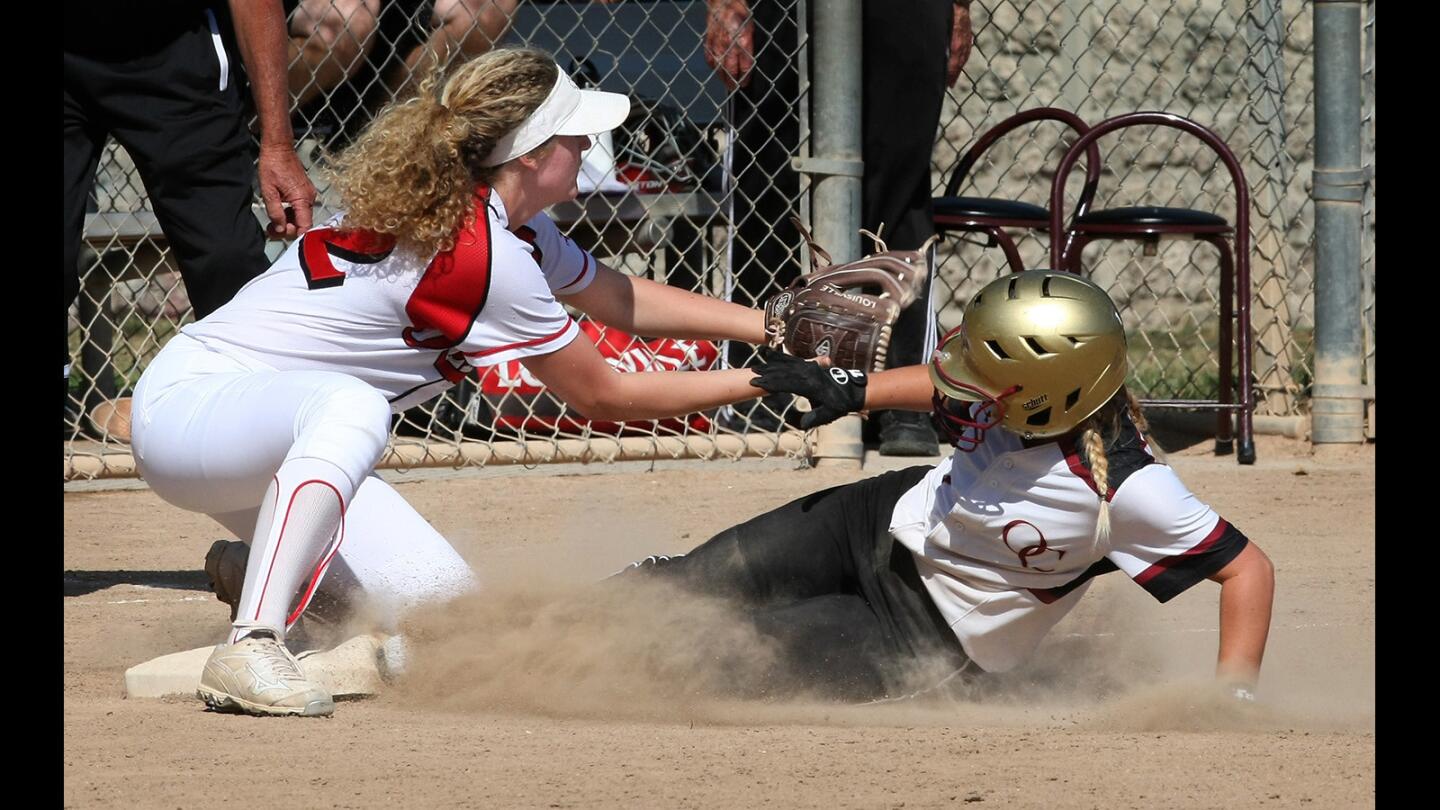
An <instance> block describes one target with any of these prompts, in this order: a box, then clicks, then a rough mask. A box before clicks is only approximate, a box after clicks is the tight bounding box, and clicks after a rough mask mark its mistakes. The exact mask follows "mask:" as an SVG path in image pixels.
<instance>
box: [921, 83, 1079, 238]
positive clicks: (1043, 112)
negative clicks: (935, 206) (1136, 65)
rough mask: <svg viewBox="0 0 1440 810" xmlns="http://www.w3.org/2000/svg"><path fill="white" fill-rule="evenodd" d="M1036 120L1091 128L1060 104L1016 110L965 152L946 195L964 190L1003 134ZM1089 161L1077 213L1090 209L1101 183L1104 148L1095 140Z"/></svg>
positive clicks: (947, 182) (953, 194) (951, 178)
mask: <svg viewBox="0 0 1440 810" xmlns="http://www.w3.org/2000/svg"><path fill="white" fill-rule="evenodd" d="M1032 121H1059V122H1061V123H1063V124H1066V125H1068V126H1069V127H1070V128H1071V129H1073V130H1075V133H1076V134H1077V135H1080V136H1082V137H1083V136H1084V135H1085V134H1086V133H1087V132H1089V131H1090V127H1089V126H1088V125H1087V124H1086V123H1085V122H1084V121H1083V120H1082V119H1081V118H1080V116H1078V115H1076V114H1075V113H1072V112H1070V111H1069V110H1062V109H1060V108H1058V107H1036V108H1034V109H1032V110H1023V111H1021V112H1018V113H1015V114H1014V115H1012V116H1010V117H1009V118H1006V119H1005V120H1004V121H1001V122H1000V123H998V124H996V125H995V126H993V127H991V128H990V129H988V130H986V132H985V134H984V135H981V136H980V140H978V141H976V142H975V143H974V144H972V145H971V146H970V148H969V149H966V150H965V154H964V155H962V156H961V158H960V162H959V163H958V164H956V166H955V170H954V171H953V172H951V173H950V179H949V180H948V181H946V183H945V196H946V197H954V196H955V195H956V193H957V192H959V191H960V185H961V184H962V183H964V182H965V178H966V176H968V175H969V174H970V170H971V169H972V168H974V167H975V162H976V161H978V160H979V159H980V155H981V154H983V153H984V152H985V150H986V149H989V148H990V146H991V144H993V143H995V142H996V141H998V140H999V139H1000V136H1002V135H1004V134H1006V133H1008V132H1010V131H1011V130H1013V129H1015V128H1017V127H1020V126H1024V125H1025V124H1028V123H1031V122H1032ZM1072 148H1073V147H1072ZM1085 162H1086V167H1085V187H1084V188H1083V189H1081V190H1080V200H1079V203H1078V204H1077V205H1076V208H1075V215H1076V216H1080V215H1081V214H1083V213H1085V211H1087V210H1089V208H1090V201H1091V200H1092V199H1094V197H1095V189H1096V187H1097V186H1099V185H1100V149H1099V147H1097V146H1095V145H1094V142H1093V141H1092V142H1091V145H1090V147H1089V151H1088V152H1087V153H1086V155H1085Z"/></svg>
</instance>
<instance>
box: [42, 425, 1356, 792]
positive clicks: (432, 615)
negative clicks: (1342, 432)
mask: <svg viewBox="0 0 1440 810" xmlns="http://www.w3.org/2000/svg"><path fill="white" fill-rule="evenodd" d="M1259 457H1260V460H1259V462H1258V463H1257V464H1256V465H1255V466H1253V467H1240V466H1238V465H1236V463H1235V461H1234V458H1233V457H1225V458H1214V457H1211V456H1209V455H1208V453H1207V452H1206V448H1205V446H1204V445H1203V444H1201V445H1196V446H1194V447H1192V448H1190V449H1187V450H1184V451H1181V452H1178V453H1175V454H1172V456H1171V462H1172V464H1173V465H1174V466H1175V468H1176V470H1177V471H1178V472H1179V474H1180V475H1181V477H1182V478H1183V479H1184V480H1185V481H1186V483H1187V484H1189V486H1190V487H1191V489H1192V490H1194V491H1195V492H1196V493H1197V494H1199V495H1200V497H1201V498H1202V499H1203V500H1205V501H1207V502H1208V503H1210V504H1211V505H1212V506H1213V507H1215V509H1216V510H1217V511H1219V512H1220V513H1221V514H1222V515H1224V516H1225V517H1226V518H1228V519H1229V520H1231V521H1232V522H1233V523H1234V524H1235V525H1237V526H1238V527H1239V528H1241V529H1242V530H1243V531H1244V532H1246V534H1248V535H1249V536H1250V537H1251V538H1253V539H1254V540H1256V541H1257V542H1258V543H1259V544H1260V545H1261V547H1263V548H1264V549H1265V551H1266V552H1267V553H1268V554H1269V555H1270V557H1271V559H1272V560H1273V561H1274V562H1275V566H1276V570H1277V574H1276V576H1277V594H1276V605H1275V615H1274V619H1273V624H1272V629H1271V636H1270V644H1269V648H1268V652H1267V654H1266V661H1265V671H1264V676H1263V678H1262V681H1261V684H1260V689H1259V694H1260V699H1261V702H1260V703H1259V704H1257V705H1255V706H1253V707H1237V706H1235V705H1232V704H1230V703H1228V702H1226V701H1223V700H1220V699H1219V698H1217V697H1216V696H1215V695H1213V694H1212V693H1211V692H1210V690H1209V688H1208V684H1207V678H1208V675H1209V673H1210V671H1211V669H1212V668H1213V664H1214V655H1215V645H1216V638H1217V634H1216V625H1217V602H1216V595H1217V593H1218V589H1217V588H1216V587H1215V586H1214V585H1211V584H1209V583H1202V584H1201V585H1198V586H1196V587H1195V588H1192V589H1191V590H1190V591H1187V592H1186V593H1184V594H1182V595H1181V596H1179V597H1177V598H1176V599H1175V600H1173V601H1172V602H1170V603H1168V604H1166V605H1160V604H1158V603H1156V602H1155V601H1154V600H1153V599H1151V598H1150V597H1149V596H1148V595H1147V594H1145V593H1144V592H1143V591H1142V590H1141V589H1140V588H1138V587H1137V586H1135V585H1134V584H1133V583H1131V582H1129V581H1128V580H1126V579H1124V578H1123V577H1122V576H1120V575H1111V576H1107V577H1102V578H1100V580H1098V581H1097V582H1096V584H1095V586H1094V587H1093V588H1092V590H1091V592H1090V594H1088V595H1087V596H1086V597H1085V599H1084V600H1082V602H1081V604H1080V607H1079V608H1077V609H1076V611H1075V612H1074V613H1073V614H1072V615H1071V616H1069V617H1067V618H1066V620H1065V621H1064V622H1062V623H1061V625H1060V626H1059V627H1058V628H1057V629H1056V630H1055V632H1053V633H1052V634H1051V635H1050V636H1049V637H1048V638H1047V640H1046V642H1045V643H1044V644H1042V646H1041V648H1040V650H1039V652H1038V653H1037V655H1036V656H1035V657H1034V658H1033V660H1031V661H1030V662H1029V663H1028V664H1026V665H1025V666H1024V667H1022V669H1021V670H1019V671H1017V672H1015V673H1013V675H1012V677H1009V678H1007V679H1006V681H1005V682H1004V683H1003V684H990V685H984V686H979V687H971V688H967V689H962V690H956V691H952V692H950V693H948V694H946V695H944V696H941V697H931V698H928V699H924V700H916V701H907V702H900V703H892V704H885V705H875V706H841V705H835V704H827V703H823V702H818V701H807V700H787V701H784V702H779V701H770V702H761V701H737V700H726V699H720V698H716V697H713V693H714V692H715V691H717V687H719V686H722V685H723V681H721V680H718V679H722V678H731V677H737V675H736V673H737V672H739V673H742V674H741V675H740V676H738V677H743V673H744V672H745V671H746V666H747V665H748V664H750V663H757V662H758V663H763V659H764V654H765V649H764V645H763V644H760V643H758V641H757V640H755V639H754V638H753V637H750V636H748V635H747V631H746V630H745V629H744V627H743V626H741V625H738V624H736V623H735V622H733V621H731V620H730V618H729V617H728V616H727V615H726V613H725V611H724V610H723V609H722V608H720V607H719V606H717V605H715V604H712V603H706V602H700V601H695V600H685V599H680V598H677V597H675V596H674V595H673V594H656V593H638V594H637V593H629V594H626V595H625V596H624V597H619V596H617V597H613V598H602V597H596V596H595V591H594V589H591V588H589V587H587V586H588V584H589V583H593V582H594V581H596V580H598V579H600V578H602V577H604V576H605V575H607V574H609V573H611V572H613V571H615V570H617V569H619V568H621V567H622V566H624V565H625V564H627V563H628V562H630V561H631V560H634V559H638V558H640V557H643V556H645V555H647V554H652V553H675V552H680V551H684V550H687V549H689V548H691V547H693V546H695V545H697V544H699V543H700V542H703V541H704V540H705V539H706V538H708V537H709V536H710V535H711V534H713V533H714V532H716V531H719V530H721V529H724V528H726V527H728V526H730V525H732V524H734V523H737V522H740V521H742V520H744V519H747V518H749V517H751V516H753V515H756V514H758V513H760V512H762V511H764V510H766V509H769V508H772V507H774V506H777V505H779V504H781V503H783V502H785V501H787V500H790V499H792V498H795V497H798V496H800V495H803V494H806V493H808V492H811V491H814V490H817V489H820V488H823V487H826V486H832V485H835V484H839V483H844V482H847V481H850V480H854V479H855V478H857V477H861V476H864V475H873V474H876V473H877V472H879V471H880V470H881V469H884V468H888V467H893V466H899V465H896V464H895V463H894V462H895V461H896V460H880V461H882V462H883V463H884V464H883V466H880V465H871V466H870V467H868V468H867V469H866V470H865V471H863V472H861V473H849V472H843V471H835V470H792V469H785V468H781V467H780V465H777V464H775V463H773V462H772V463H754V462H741V463H737V464H732V463H728V462H712V463H699V462H695V463H685V464H671V465H662V466H663V468H662V469H659V470H656V471H648V472H647V471H634V470H633V465H631V466H630V467H627V469H626V470H625V471H620V472H612V471H607V470H605V469H604V468H598V469H597V468H588V469H586V468H573V467H569V468H551V469H549V470H546V469H544V468H542V469H540V470H537V471H519V470H516V471H506V470H500V469H493V470H486V471H484V472H483V473H477V472H474V471H455V472H450V471H446V472H445V473H433V472H431V473H417V474H409V475H395V476H391V475H388V474H387V477H389V478H390V479H391V480H392V481H394V482H396V486H397V488H398V490H399V491H400V493H401V494H402V495H404V496H405V497H406V498H407V499H409V500H410V501H411V503H413V504H414V505H415V506H416V507H417V508H418V509H419V510H420V512H421V513H422V514H424V515H425V516H426V517H427V518H429V520H430V521H431V522H432V523H433V524H434V525H435V526H436V528H437V529H439V530H440V531H441V532H442V533H443V534H445V535H446V536H447V537H448V538H450V539H451V541H452V542H453V543H454V544H455V546H456V547H457V548H458V549H459V550H460V552H461V554H463V555H464V556H465V558H466V559H467V560H468V561H469V562H470V563H471V565H472V566H473V567H474V568H475V569H476V571H477V572H478V573H479V575H480V576H481V578H482V580H483V581H484V582H485V583H486V589H485V591H484V592H483V593H482V594H480V595H478V596H475V597H470V598H466V599H463V600H458V601H457V602H455V603H452V604H450V605H446V606H444V607H441V608H437V609H435V610H431V611H427V612H425V613H423V614H421V615H419V616H417V617H415V619H414V621H413V623H412V631H413V633H414V638H415V639H416V641H415V644H414V645H413V648H412V649H413V669H412V673H411V676H410V677H409V678H407V679H406V680H405V681H404V682H403V683H402V684H401V685H399V686H397V687H395V688H393V689H391V690H389V691H387V692H385V693H383V694H381V695H379V696H377V697H374V698H371V699H367V700H361V701H349V702H344V703H342V704H341V705H340V706H339V708H338V710H337V712H336V714H335V717H334V718H332V719H329V720H308V719H289V718H277V719H259V718H250V717H241V716H231V715H219V714H213V713H210V712H207V711H205V710H204V708H203V706H202V705H201V704H200V703H199V702H198V701H195V700H193V699H183V698H173V699H165V700H129V699H126V698H125V697H124V683H123V674H124V671H125V669H126V668H127V667H129V666H132V665H134V664H136V663H139V662H141V661H144V660H147V659H149V658H152V657H154V656H157V655H161V654H165V653H169V652H175V651H177V650H182V649H189V648H191V647H197V646H202V645H206V644H211V643H214V642H215V641H216V640H217V639H218V638H219V637H220V636H221V635H223V633H224V630H225V627H226V624H227V622H226V619H227V616H228V614H227V612H226V610H225V608H224V606H223V605H221V604H220V603H219V602H216V601H215V600H214V597H213V596H212V595H211V594H210V593H209V592H208V591H207V590H206V583H205V577H204V574H203V573H202V572H201V570H200V568H201V562H202V560H203V557H204V554H205V550H206V549H207V548H208V547H209V544H210V541H212V540H214V539H217V538H219V537H222V536H224V532H223V530H221V529H219V528H218V527H217V526H215V525H214V524H212V523H210V521H209V520H208V519H207V518H205V517H204V516H201V515H194V514H190V513H187V512H182V511H181V510H179V509H176V508H174V507H171V506H169V505H167V504H165V503H163V502H161V501H160V500H159V499H157V498H156V497H155V496H154V495H152V494H151V493H150V492H149V491H148V490H143V489H142V490H117V491H93V492H68V493H67V494H66V496H65V552H64V560H65V599H64V625H65V645H64V647H65V652H64V672H65V686H64V690H65V692H64V694H65V708H64V732H65V738H64V753H65V765H64V770H65V787H64V801H65V806H67V807H195V806H209V805H213V804H214V803H215V802H216V800H217V797H221V796H223V797H229V798H230V799H234V798H236V797H239V796H243V797H244V801H245V803H246V805H247V806H249V807H256V808H259V807H270V806H288V807H397V806H398V807H435V806H447V807H505V808H510V807H540V808H550V807H627V808H629V807H663V808H671V807H676V808H679V807H827V808H848V807H865V808H869V807H902V806H903V807H907V808H914V807H939V806H952V805H953V806H958V805H962V804H980V803H983V804H985V805H986V806H991V807H1005V808H1012V807H1014V808H1023V807H1037V808H1038V807H1046V808H1054V807H1106V808H1131V807H1133V808H1146V810H1149V808H1154V807H1266V808H1270V807H1303V808H1307V809H1312V808H1322V807H1343V808H1352V807H1365V806H1373V805H1374V803H1375V504H1374V499H1375V456H1374V447H1373V446H1368V447H1361V448H1354V449H1353V450H1351V451H1346V452H1340V453H1335V452H1331V453H1327V454H1325V455H1324V456H1323V457H1312V456H1311V455H1310V453H1309V449H1308V446H1307V445H1304V444H1301V443H1298V442H1293V441H1290V440H1286V439H1280V438H1277V437H1260V439H1259ZM921 461H922V462H923V460H921ZM577 472H578V473H581V474H575V473H577ZM597 473H600V474H597ZM722 649H723V650H728V651H731V653H732V654H731V655H730V656H729V658H728V660H729V662H730V663H729V666H728V667H727V668H726V669H724V670H723V671H722V670H717V669H714V668H707V666H706V661H708V660H710V659H712V658H714V657H715V653H716V651H717V650H722ZM737 651H738V652H737ZM1242 709H1246V710H1242Z"/></svg>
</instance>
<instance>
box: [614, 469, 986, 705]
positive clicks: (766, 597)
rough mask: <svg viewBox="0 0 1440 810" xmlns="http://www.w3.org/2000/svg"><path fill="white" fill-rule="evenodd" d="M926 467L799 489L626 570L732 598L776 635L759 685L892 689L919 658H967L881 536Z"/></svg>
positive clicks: (897, 549)
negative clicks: (774, 653)
mask: <svg viewBox="0 0 1440 810" xmlns="http://www.w3.org/2000/svg"><path fill="white" fill-rule="evenodd" d="M930 469H931V468H930V467H911V468H908V469H905V470H896V471H893V472H888V473H885V474H883V475H880V476H877V477H875V478H868V479H865V480H863V481H858V482H856V483H853V484H847V485H845V486H839V487H832V488H830V489H826V490H822V491H820V492H816V493H814V494H812V495H807V496H805V497H803V498H800V499H798V500H795V501H791V502H790V503H787V504H785V505H784V506H781V507H779V508H778V509H774V510H771V511H769V512H766V513H765V514H763V515H760V516H759V517H757V518H754V519H752V520H748V521H746V522H744V523H741V524H740V525H738V526H735V527H733V528H731V529H727V530H725V531H723V532H721V533H719V534H717V535H715V536H714V537H712V538H710V539H709V540H708V541H706V542H705V543H704V544H703V545H701V546H699V547H698V548H696V549H695V550H694V551H691V552H690V553H689V554H686V555H685V556H682V557H671V558H669V559H659V560H658V561H657V562H654V563H653V564H651V565H645V566H642V567H641V568H638V569H636V575H645V574H649V575H651V576H655V577H658V578H664V579H668V580H670V581H673V582H675V583H677V584H680V585H682V586H683V587H685V588H686V589H688V590H691V591H695V592H698V593H704V594H708V595H712V596H719V597H723V598H726V599H729V600H732V601H733V602H734V603H735V604H736V605H738V606H739V608H740V610H741V612H742V613H744V614H745V615H746V616H748V617H749V618H750V619H751V620H752V621H753V622H754V624H755V627H756V629H757V630H759V631H760V632H761V633H762V634H763V635H765V636H767V637H769V638H771V639H773V640H775V641H776V642H777V644H778V653H779V661H778V664H777V667H776V671H775V672H773V673H772V676H771V677H770V678H769V679H768V682H766V683H761V684H754V685H753V686H755V687H758V688H760V689H761V690H763V691H764V693H765V694H768V695H774V694H777V693H785V692H787V691H807V692H819V693H821V694H826V695H828V696H830V697H834V698H838V699H842V700H866V699H875V698H882V697H886V696H895V695H897V694H899V693H901V692H902V690H906V689H910V688H913V687H914V686H915V684H914V683H913V682H912V681H911V679H910V673H912V672H913V671H914V666H915V664H916V663H917V662H919V661H920V660H922V659H929V660H931V661H934V660H935V659H938V660H939V662H940V663H942V664H943V665H944V666H943V667H942V668H941V669H940V671H943V672H954V671H956V670H960V669H963V668H965V666H966V664H967V662H968V660H969V659H968V658H967V656H966V655H965V652H964V650H963V649H962V648H961V647H960V642H959V641H958V640H957V639H956V638H955V634H954V632H953V631H951V629H950V627H949V625H948V624H947V623H946V621H945V619H944V617H943V616H941V614H940V611H939V609H938V608H936V607H935V603H934V601H933V600H931V598H930V596H929V594H928V593H927V592H926V591H925V586H924V585H923V584H922V583H921V581H920V576H919V573H918V572H917V571H916V569H915V559H914V557H913V556H911V553H910V551H909V550H908V549H906V548H905V547H904V546H902V545H900V544H899V543H898V542H896V541H895V540H894V538H892V537H891V535H890V531H889V527H890V515H891V513H892V512H893V511H894V509H895V502H896V501H898V500H899V499H900V496H901V495H903V494H904V493H905V492H906V491H907V490H909V489H910V488H911V487H913V486H914V485H915V484H916V483H918V482H919V481H920V480H921V479H922V478H924V476H925V474H926V473H927V472H929V471H930Z"/></svg>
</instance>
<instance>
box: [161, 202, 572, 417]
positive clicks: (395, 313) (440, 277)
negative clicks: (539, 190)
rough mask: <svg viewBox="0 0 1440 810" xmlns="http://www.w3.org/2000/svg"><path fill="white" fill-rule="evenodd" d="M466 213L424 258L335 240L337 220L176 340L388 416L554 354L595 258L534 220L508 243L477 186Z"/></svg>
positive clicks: (500, 216)
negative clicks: (354, 384)
mask: <svg viewBox="0 0 1440 810" xmlns="http://www.w3.org/2000/svg"><path fill="white" fill-rule="evenodd" d="M476 211H477V212H478V213H479V216H477V217H475V219H474V221H473V222H472V223H471V224H470V225H469V226H467V227H466V228H465V229H464V230H463V231H462V232H461V233H460V235H459V236H458V237H457V239H456V245H455V248H454V249H453V250H450V251H446V252H444V253H438V254H425V255H420V254H418V253H416V252H415V251H414V250H410V249H407V248H403V247H395V246H394V240H393V239H389V238H386V237H377V236H376V235H374V234H370V233H368V232H364V231H353V232H351V233H348V234H345V233H341V232H340V231H338V230H336V229H335V226H336V225H338V224H339V222H340V220H341V216H342V215H337V216H336V217H335V218H333V219H331V220H330V222H329V223H327V224H326V225H325V226H322V227H319V228H314V229H311V230H310V231H307V232H306V233H305V234H304V236H302V237H301V238H300V239H298V240H296V242H295V243H294V244H292V245H291V246H290V247H289V249H288V250H286V251H285V253H284V254H283V255H282V256H281V257H280V258H279V259H278V260H277V261H276V262H275V264H274V265H272V266H271V267H270V269H269V270H267V271H266V272H265V273H263V274H261V275H260V276H257V277H256V278H254V279H253V280H251V281H250V283H248V284H246V285H245V286H244V287H243V288H241V290H240V292H239V293H237V294H236V295H235V297H234V298H233V299H231V300H230V302H229V303H227V304H225V306H223V307H221V308H220V309H218V310H216V311H215V312H213V313H211V314H210V315H209V316H208V317H206V318H205V319H204V320H202V321H199V322H197V323H192V324H189V325H188V326H186V327H184V328H183V329H182V330H181V331H183V332H184V333H185V334H187V335H190V336H191V337H193V338H195V339H197V340H199V341H200V342H202V343H204V344H205V346H206V347H207V348H209V349H211V350H213V351H217V352H220V353H223V354H226V355H229V356H231V357H235V358H237V359H240V360H242V361H244V362H246V363H247V365H250V366H251V367H257V368H269V369H275V370H313V371H335V372H339V373H342V374H348V375H350V376H352V377H356V378H359V379H361V380H363V381H365V382H366V383H369V384H370V385H372V386H374V387H375V388H376V389H377V390H379V391H380V392H381V393H383V394H384V395H385V397H386V399H388V400H389V401H390V404H391V407H392V408H393V409H394V410H395V411H397V412H398V411H402V410H404V409H406V408H408V407H410V406H412V405H415V404H418V403H420V402H424V401H425V400H427V399H430V398H431V397H434V396H435V395H437V394H439V393H441V392H442V391H444V390H446V389H447V388H449V387H450V386H451V385H454V384H455V383H456V382H459V381H460V380H461V379H462V378H463V377H464V376H465V375H466V374H468V373H469V372H470V371H471V370H472V368H473V367H474V366H475V365H497V364H500V363H504V362H506V361H509V360H520V359H523V358H525V357H532V356H535V355H539V354H548V353H550V352H554V351H557V350H559V349H561V348H564V347H565V346H566V345H567V344H568V343H569V342H570V341H572V340H574V339H575V337H576V336H577V335H578V334H579V328H578V327H577V326H576V324H575V322H574V321H573V320H572V319H571V318H570V316H569V314H568V313H567V312H566V311H565V308H564V307H563V306H562V305H561V304H560V302H559V301H558V300H556V298H555V295H556V294H557V293H563V294H571V293H577V292H580V291H581V290H583V289H585V288H586V287H588V286H589V285H590V282H591V281H592V280H594V278H595V273H596V265H595V259H594V257H592V256H591V255H590V254H589V253H588V252H586V251H585V250H583V249H581V248H580V247H579V246H577V245H576V244H575V243H574V242H572V241H571V240H570V239H569V238H567V237H565V236H564V235H562V234H561V233H560V231H559V229H558V228H556V226H555V223H554V222H552V221H551V219H550V217H549V216H547V215H546V214H544V213H540V214H537V215H535V217H534V218H532V219H531V220H530V221H529V222H527V223H525V225H524V226H522V227H521V228H519V229H517V230H518V233H516V232H511V231H510V230H508V227H509V219H508V218H507V215H506V212H505V206H504V203H503V202H501V200H500V197H499V195H496V194H493V193H489V192H488V191H487V190H485V189H480V190H479V191H477V194H476Z"/></svg>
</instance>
